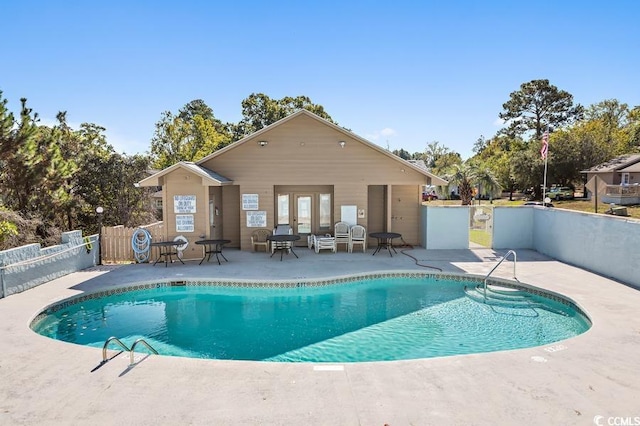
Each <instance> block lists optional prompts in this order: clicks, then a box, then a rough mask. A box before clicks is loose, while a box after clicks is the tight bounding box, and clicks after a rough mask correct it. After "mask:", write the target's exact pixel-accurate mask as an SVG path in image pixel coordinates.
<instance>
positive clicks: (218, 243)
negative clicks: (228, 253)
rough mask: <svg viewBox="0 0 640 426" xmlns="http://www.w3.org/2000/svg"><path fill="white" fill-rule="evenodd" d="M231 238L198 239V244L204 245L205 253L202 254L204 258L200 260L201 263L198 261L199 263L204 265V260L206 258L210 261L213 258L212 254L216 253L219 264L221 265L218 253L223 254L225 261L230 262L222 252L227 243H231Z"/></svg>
mask: <svg viewBox="0 0 640 426" xmlns="http://www.w3.org/2000/svg"><path fill="white" fill-rule="evenodd" d="M230 242H231V240H199V241H196V244H198V245H201V246H203V247H202V248H203V255H202V260H201V261H200V263H198V265H202V262H204V260H205V259H207V262H208V261H209V259H211V255H212V254H215V255H216V259H217V260H218V265H220V258H219V257H218V255H220V256H222V258H223V259H224V261H225V262H228V260H227V258H226V257H224V254H222V247H223V246H224V245H225V244H228V243H230Z"/></svg>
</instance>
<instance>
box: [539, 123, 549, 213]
mask: <svg viewBox="0 0 640 426" xmlns="http://www.w3.org/2000/svg"><path fill="white" fill-rule="evenodd" d="M540 152H541V153H542V156H543V157H544V177H543V178H542V205H543V206H545V207H546V201H545V199H546V198H547V158H549V125H547V130H546V131H545V133H544V135H542V149H541V150H540Z"/></svg>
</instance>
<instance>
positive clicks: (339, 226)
mask: <svg viewBox="0 0 640 426" xmlns="http://www.w3.org/2000/svg"><path fill="white" fill-rule="evenodd" d="M334 232H335V233H334V234H333V235H334V236H335V238H336V251H337V250H338V248H339V246H340V244H344V245H345V249H346V250H347V251H349V224H348V223H347V222H337V223H336V224H335V227H334Z"/></svg>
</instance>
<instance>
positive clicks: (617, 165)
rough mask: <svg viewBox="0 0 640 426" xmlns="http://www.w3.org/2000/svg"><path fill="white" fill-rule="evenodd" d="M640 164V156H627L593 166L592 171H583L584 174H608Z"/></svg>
mask: <svg viewBox="0 0 640 426" xmlns="http://www.w3.org/2000/svg"><path fill="white" fill-rule="evenodd" d="M638 162H640V154H625V155H621V156H619V157H616V158H613V159H611V160H609V161H607V162H604V163H602V164H598V165H597V166H593V167H592V168H590V169H587V170H583V171H582V173H608V172H614V171H619V170H621V169H624V168H626V167H629V166H632V165H634V164H636V163H638Z"/></svg>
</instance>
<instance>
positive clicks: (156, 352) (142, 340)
mask: <svg viewBox="0 0 640 426" xmlns="http://www.w3.org/2000/svg"><path fill="white" fill-rule="evenodd" d="M138 343H142V344H143V345H144V346H146V347H147V349H149V350H150V351H151V352H153V353H154V354H155V355H158V351H156V350H155V349H153V347H152V346H151V345H150V344H148V343H147V341H146V340H144V339H138V340H136V341H135V342H133V345H131V350H130V351H129V353H130V354H131V355H130V356H131V362H130V363H129V364H130V365H133V353H134V352H133V350H134V349H135V348H136V346H137V345H138Z"/></svg>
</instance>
